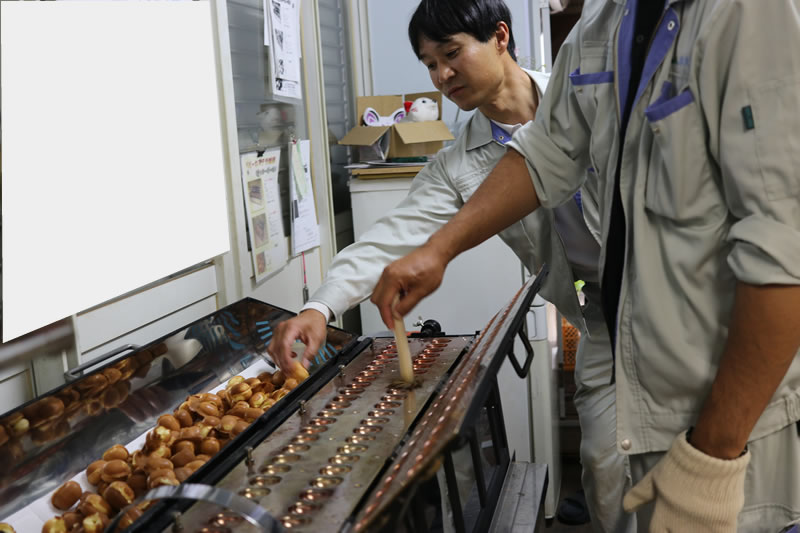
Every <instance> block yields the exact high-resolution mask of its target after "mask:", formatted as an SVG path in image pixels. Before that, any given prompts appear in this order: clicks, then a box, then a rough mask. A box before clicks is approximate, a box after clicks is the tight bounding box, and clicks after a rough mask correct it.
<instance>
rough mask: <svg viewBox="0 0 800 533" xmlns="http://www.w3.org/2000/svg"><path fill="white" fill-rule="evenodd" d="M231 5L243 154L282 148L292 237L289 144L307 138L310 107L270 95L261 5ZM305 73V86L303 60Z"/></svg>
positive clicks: (249, 0) (234, 0) (283, 191)
mask: <svg viewBox="0 0 800 533" xmlns="http://www.w3.org/2000/svg"><path fill="white" fill-rule="evenodd" d="M227 7H228V30H229V34H230V45H231V63H232V70H233V94H234V100H235V102H236V129H237V132H238V139H239V153H245V152H252V151H254V150H264V149H265V148H270V147H280V148H281V165H280V172H279V174H278V181H279V184H280V195H281V205H282V206H283V209H282V211H283V218H284V221H283V227H284V233H285V235H286V236H287V237H288V236H289V232H290V229H291V224H290V221H289V212H290V210H289V164H288V161H289V156H288V143H289V141H290V140H291V139H292V137H293V136H294V137H297V138H298V139H305V138H308V133H307V128H306V112H305V106H304V104H303V101H302V100H293V99H276V98H274V97H273V96H272V94H271V91H270V87H271V84H270V79H269V72H270V66H269V61H270V58H271V54H270V52H269V48H268V47H266V46H264V11H263V4H262V1H261V0H230V1H228V2H227ZM298 31H299V28H298ZM300 71H301V78H303V80H302V83H303V84H305V83H306V80H305V79H304V75H303V74H304V69H303V58H302V57H301V58H300ZM248 241H249V239H248Z"/></svg>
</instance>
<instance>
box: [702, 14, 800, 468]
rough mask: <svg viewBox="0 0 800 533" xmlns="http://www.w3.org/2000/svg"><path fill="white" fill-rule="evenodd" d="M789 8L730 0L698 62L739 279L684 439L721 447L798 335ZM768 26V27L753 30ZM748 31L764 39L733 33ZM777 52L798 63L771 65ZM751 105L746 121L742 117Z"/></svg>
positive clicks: (735, 439) (781, 371) (767, 390)
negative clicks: (715, 362) (723, 337)
mask: <svg viewBox="0 0 800 533" xmlns="http://www.w3.org/2000/svg"><path fill="white" fill-rule="evenodd" d="M796 9H797V3H796V2H794V6H793V5H792V2H768V3H766V4H763V5H762V4H752V3H750V2H745V1H737V2H732V3H731V5H730V6H727V7H726V8H725V9H720V10H719V11H718V20H715V21H714V23H713V24H709V32H708V34H707V35H706V36H705V38H704V40H703V41H701V45H700V48H701V50H700V52H701V53H700V54H698V57H699V58H700V61H699V62H698V64H697V65H695V66H694V68H695V69H696V70H697V72H698V88H697V91H696V93H697V94H698V96H699V101H700V104H701V108H702V109H703V112H704V113H705V118H706V121H707V122H708V129H709V131H710V132H711V133H710V138H709V146H710V148H711V154H712V156H713V157H714V158H715V159H716V163H717V164H718V165H719V167H720V171H721V177H722V182H723V187H724V191H725V200H726V203H727V205H728V209H729V211H730V213H731V215H732V216H733V217H735V219H736V222H735V223H734V224H733V225H732V226H731V228H730V231H729V232H728V235H727V239H728V241H729V242H730V243H731V252H730V254H729V256H728V258H727V260H728V264H729V265H730V267H731V269H732V270H733V273H734V275H735V276H736V278H737V279H738V280H739V284H738V286H737V290H736V300H735V306H734V309H733V311H732V314H731V319H730V320H731V322H730V324H729V327H728V331H729V337H728V341H727V343H726V347H725V351H724V352H723V356H722V359H721V360H720V366H719V370H718V374H717V376H716V379H715V381H714V383H713V385H712V388H711V392H710V394H709V396H708V398H707V399H706V400H705V403H704V404H703V409H702V411H701V414H700V417H699V419H698V421H697V427H696V428H695V430H694V432H693V434H692V436H691V439H690V440H691V442H692V443H693V444H694V445H695V446H696V447H697V448H698V449H700V450H701V451H705V452H706V453H708V454H709V455H712V456H717V457H730V456H735V455H736V454H739V453H741V451H742V449H743V448H744V445H745V443H746V442H747V439H748V437H749V435H750V432H751V431H752V429H753V427H754V426H755V424H756V421H757V420H758V418H759V416H760V415H761V413H762V412H763V410H764V409H765V408H766V406H767V404H768V402H769V400H770V398H771V397H772V395H773V394H774V392H775V390H776V389H777V387H778V385H779V384H780V381H781V379H782V378H783V376H784V375H785V374H786V372H787V370H788V368H789V365H790V364H791V362H792V360H793V358H794V357H795V354H796V352H797V349H798V344H799V343H800V260H799V258H800V219H798V217H797V197H798V193H800V174H798V168H797V166H796V165H795V164H793V162H792V160H791V158H790V157H787V156H788V155H789V154H793V153H795V151H796V147H797V145H798V143H800V128H799V127H798V124H800V122H798V118H797V116H795V115H792V114H788V115H787V114H786V109H793V108H796V107H797V105H800V96H798V94H800V78H798V76H800V72H798V71H797V67H796V62H794V63H792V62H791V60H792V58H793V55H792V54H793V52H791V50H795V49H797V47H798V46H800V29H798V26H797V19H796ZM766 27H769V28H772V29H773V30H772V31H770V32H767V33H766V34H764V33H763V32H760V29H761V28H766ZM752 32H759V35H763V37H764V38H763V39H758V40H757V42H750V41H749V40H746V39H741V35H748V34H752ZM792 43H794V44H792ZM778 44H780V46H778V47H777V48H775V47H776V46H777V45H778ZM784 56H785V57H784ZM784 61H786V62H787V63H785V64H787V65H794V70H791V69H782V68H777V67H776V65H781V64H784ZM748 109H750V110H751V112H752V114H753V116H754V117H755V120H754V121H753V123H752V125H748V124H747V123H746V121H745V120H744V119H743V116H744V115H743V113H745V111H746V110H748ZM723 426H725V427H723Z"/></svg>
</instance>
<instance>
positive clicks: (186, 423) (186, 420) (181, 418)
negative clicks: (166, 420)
mask: <svg viewBox="0 0 800 533" xmlns="http://www.w3.org/2000/svg"><path fill="white" fill-rule="evenodd" d="M173 416H174V417H175V419H176V420H177V421H178V423H179V424H180V427H182V428H188V427H190V426H191V425H192V424H194V419H193V418H192V413H190V412H189V411H188V410H187V409H177V410H176V411H175V412H174V413H173Z"/></svg>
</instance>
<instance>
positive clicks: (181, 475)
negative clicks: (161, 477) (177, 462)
mask: <svg viewBox="0 0 800 533" xmlns="http://www.w3.org/2000/svg"><path fill="white" fill-rule="evenodd" d="M191 475H192V471H191V470H190V469H188V468H186V467H185V466H182V467H180V468H176V469H175V477H176V478H177V479H178V482H179V483H183V482H184V481H186V480H187V479H188V477H189V476H191Z"/></svg>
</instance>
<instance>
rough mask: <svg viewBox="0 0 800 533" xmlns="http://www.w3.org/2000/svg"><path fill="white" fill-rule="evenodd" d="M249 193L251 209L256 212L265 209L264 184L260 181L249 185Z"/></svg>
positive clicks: (254, 181)
mask: <svg viewBox="0 0 800 533" xmlns="http://www.w3.org/2000/svg"><path fill="white" fill-rule="evenodd" d="M247 193H248V197H249V198H250V207H251V208H252V209H253V210H254V211H257V210H259V209H261V208H262V207H264V184H263V182H262V181H261V180H260V179H257V180H253V181H251V182H249V183H248V184H247Z"/></svg>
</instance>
